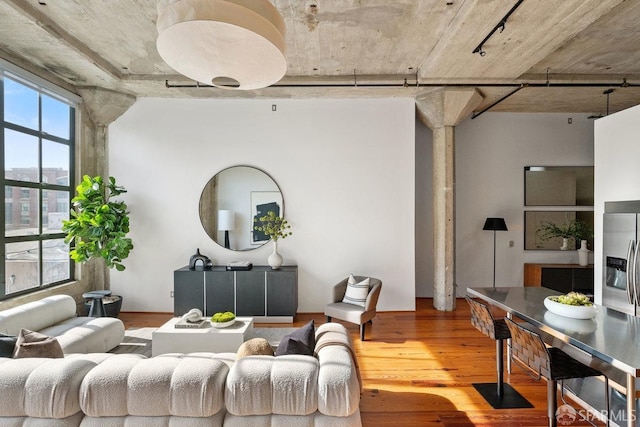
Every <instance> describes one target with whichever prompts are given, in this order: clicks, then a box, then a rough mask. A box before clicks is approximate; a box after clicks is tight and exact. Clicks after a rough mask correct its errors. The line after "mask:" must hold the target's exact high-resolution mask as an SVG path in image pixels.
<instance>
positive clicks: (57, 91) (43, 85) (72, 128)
mask: <svg viewBox="0 0 640 427" xmlns="http://www.w3.org/2000/svg"><path fill="white" fill-rule="evenodd" d="M5 79H11V80H12V81H14V82H16V83H18V84H21V85H24V86H26V87H28V88H30V89H32V90H34V91H36V92H37V93H38V118H37V119H38V125H37V127H38V129H30V128H27V127H24V126H21V125H18V124H14V123H10V122H7V121H6V120H5V111H4V110H5V108H4V107H5V105H4V104H5V101H4V97H5ZM43 95H44V96H47V97H50V98H54V99H56V100H57V101H59V102H62V103H63V104H66V105H68V106H69V117H68V119H69V123H68V125H69V137H68V139H67V138H63V137H58V136H55V135H51V134H49V133H47V132H45V131H43V130H42V129H43V120H42V119H43V109H42V104H43V102H42V97H43ZM79 103H80V98H79V97H78V96H76V95H74V94H72V93H70V92H67V91H66V90H64V89H62V88H59V87H57V86H54V85H52V84H51V83H49V82H46V81H45V80H43V79H41V78H39V77H37V76H35V75H33V74H31V73H29V72H27V71H25V70H22V69H19V68H17V67H16V66H14V65H12V64H10V63H8V62H6V61H3V60H1V59H0V123H1V124H2V130H1V131H0V163H1V164H2V165H3V173H2V176H1V177H0V180H1V181H2V182H0V192H1V194H2V195H3V198H4V200H5V209H2V211H1V212H0V220H1V223H2V224H4V227H5V229H4V231H3V233H2V234H1V237H0V238H1V239H2V241H1V242H0V245H1V248H2V253H3V259H4V262H3V263H2V267H1V268H0V301H2V300H6V299H10V298H14V297H17V296H20V295H25V294H29V293H33V292H37V291H40V290H42V289H45V288H50V287H53V286H57V285H60V284H64V283H69V282H73V281H74V280H75V275H74V271H75V265H74V262H73V260H72V259H71V257H69V263H68V272H67V275H66V276H67V277H66V278H65V279H63V280H57V281H52V282H49V283H46V284H45V283H44V282H45V279H46V278H45V277H44V276H45V271H44V268H43V267H44V264H45V262H46V261H47V260H46V259H45V256H44V247H45V243H46V242H49V241H52V240H57V239H63V238H64V237H65V236H66V233H63V232H50V231H49V230H46V231H45V230H44V228H43V226H44V222H45V221H44V215H43V211H44V209H43V200H44V195H46V194H47V193H48V192H49V191H51V190H53V191H57V192H60V191H62V192H68V200H67V198H66V197H65V198H63V199H64V200H65V201H66V202H67V206H68V207H69V208H71V206H72V205H71V199H72V198H73V197H74V193H75V179H74V177H75V156H76V142H77V141H76V137H77V136H76V135H77V132H76V126H77V122H76V121H77V119H78V106H79ZM6 130H11V131H14V132H19V133H21V134H24V135H28V136H33V137H35V138H37V142H38V162H37V174H38V177H37V182H36V181H34V180H30V181H22V180H18V179H9V178H7V177H6V165H5V132H6ZM51 142H54V143H58V144H62V145H65V146H67V147H68V150H69V151H68V156H69V159H68V160H69V170H68V184H66V185H62V184H58V182H57V181H56V182H54V183H51V182H50V181H51V180H50V179H45V178H44V177H45V172H46V171H45V168H44V167H43V149H42V147H43V144H45V143H51ZM7 187H9V188H10V189H11V190H12V192H13V194H16V190H15V189H16V188H19V189H20V190H19V191H21V192H22V191H24V190H25V189H28V190H36V191H37V196H36V197H37V224H36V229H37V232H36V234H32V235H18V236H7V232H6V227H7V225H6V216H7V213H6V204H7V200H8V199H7V194H5V189H6V188H7ZM58 194H59V193H58ZM21 195H22V194H20V196H21ZM9 197H11V198H13V196H9ZM59 200H60V199H57V201H56V206H57V205H58V204H59ZM22 203H23V202H22V199H21V197H18V198H16V199H15V200H13V199H12V200H11V204H12V206H14V209H15V205H16V204H18V205H19V206H20V212H19V215H18V216H19V217H18V218H15V216H16V215H15V212H12V216H13V222H15V221H16V220H18V221H22V216H23V214H22V209H23V207H22ZM20 242H38V243H37V247H38V272H37V275H38V283H37V284H36V285H35V286H33V287H28V288H26V289H24V290H20V291H15V292H11V293H9V294H7V282H8V277H7V275H6V272H7V254H6V247H7V244H10V243H20Z"/></svg>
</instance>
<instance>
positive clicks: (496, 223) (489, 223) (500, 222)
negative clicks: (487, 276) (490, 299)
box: [482, 218, 509, 288]
mask: <svg viewBox="0 0 640 427" xmlns="http://www.w3.org/2000/svg"><path fill="white" fill-rule="evenodd" d="M482 229H483V230H490V231H493V287H494V288H495V287H496V231H509V230H508V229H507V224H506V223H505V222H504V218H487V220H486V221H485V222H484V227H482Z"/></svg>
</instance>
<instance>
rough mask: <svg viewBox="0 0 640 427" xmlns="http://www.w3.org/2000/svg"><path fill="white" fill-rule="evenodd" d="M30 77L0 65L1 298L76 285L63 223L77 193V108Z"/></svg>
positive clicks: (66, 98)
mask: <svg viewBox="0 0 640 427" xmlns="http://www.w3.org/2000/svg"><path fill="white" fill-rule="evenodd" d="M25 75H26V73H25V74H24V75H23V74H22V73H18V72H15V70H7V69H5V68H4V67H3V64H2V63H0V96H1V99H0V112H1V118H2V132H1V134H0V143H1V144H2V151H1V152H0V154H1V157H0V158H1V159H2V163H3V166H4V175H3V176H2V178H1V179H2V183H0V191H2V193H3V194H4V211H0V214H1V215H4V221H3V222H4V233H3V234H2V245H1V247H2V249H3V250H4V263H3V266H2V272H1V273H2V281H1V282H0V299H5V298H9V297H12V296H15V295H18V294H24V293H28V292H32V291H34V290H37V289H40V288H43V287H47V286H52V285H56V284H59V283H64V282H67V281H70V280H72V279H73V268H72V262H71V259H70V257H69V245H67V244H65V243H64V233H62V221H63V220H64V219H68V218H69V208H70V206H71V203H70V200H71V197H72V194H73V179H72V177H73V160H74V159H73V153H74V144H75V136H74V135H75V120H74V119H75V103H74V102H73V101H72V100H70V99H69V98H68V97H66V96H64V95H62V94H61V93H62V91H60V93H58V92H57V91H56V90H55V88H53V89H52V88H51V87H50V85H43V84H41V83H40V82H39V81H38V79H37V78H30V77H25Z"/></svg>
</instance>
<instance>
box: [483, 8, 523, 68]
mask: <svg viewBox="0 0 640 427" xmlns="http://www.w3.org/2000/svg"><path fill="white" fill-rule="evenodd" d="M523 1H524V0H518V1H517V2H516V4H514V5H513V7H512V8H511V10H510V11H509V12H507V14H506V15H504V16H503V17H502V19H501V20H500V22H498V24H496V26H495V27H493V30H491V32H490V33H489V34H487V36H486V37H485V38H484V40H482V41H481V42H480V44H479V45H478V46H476V48H475V49H473V52H472V53H477V54H479V55H480V56H485V55H486V54H487V52H485V51H484V49H482V46H484V44H485V43H486V42H487V40H489V39H490V38H491V36H493V34H494V33H495V32H496V31H498V29H499V30H500V32H503V31H504V29H505V27H506V25H507V19H509V17H510V16H511V14H512V13H513V12H515V11H516V9H517V8H518V7H519V6H520V5H521V4H522V2H523Z"/></svg>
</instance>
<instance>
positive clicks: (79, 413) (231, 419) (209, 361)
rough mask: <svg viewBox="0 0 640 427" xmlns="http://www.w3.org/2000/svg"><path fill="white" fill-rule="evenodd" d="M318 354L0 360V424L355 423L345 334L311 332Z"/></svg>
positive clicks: (335, 328) (355, 394)
mask: <svg viewBox="0 0 640 427" xmlns="http://www.w3.org/2000/svg"><path fill="white" fill-rule="evenodd" d="M315 349H316V357H314V356H303V355H284V356H277V357H274V356H246V357H243V358H241V359H238V360H236V354H235V353H218V354H214V353H191V354H163V355H160V356H156V357H153V358H149V359H147V358H145V357H144V356H140V355H133V354H115V355H114V354H105V353H101V354H72V355H66V356H65V357H64V358H62V359H37V358H25V359H9V358H0V426H11V427H14V426H15V427H18V426H29V427H45V426H46V427H77V426H82V427H124V426H154V427H156V426H160V427H162V426H167V427H169V426H171V427H199V426H213V427H217V426H226V427H240V426H241V427H271V426H282V427H286V426H291V427H294V426H295V427H350V426H361V425H362V423H361V420H360V410H359V403H360V391H361V390H360V379H359V373H358V367H357V361H356V359H355V355H354V353H353V347H352V345H351V339H350V337H349V334H348V332H347V330H346V329H345V328H344V326H342V325H340V324H337V323H335V324H324V325H321V326H320V327H318V328H317V330H316V346H315Z"/></svg>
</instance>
